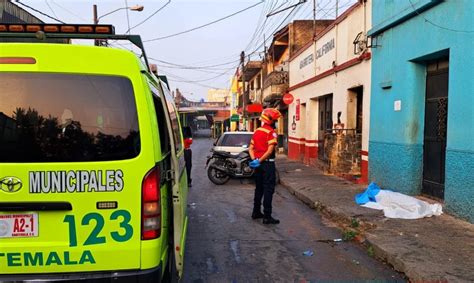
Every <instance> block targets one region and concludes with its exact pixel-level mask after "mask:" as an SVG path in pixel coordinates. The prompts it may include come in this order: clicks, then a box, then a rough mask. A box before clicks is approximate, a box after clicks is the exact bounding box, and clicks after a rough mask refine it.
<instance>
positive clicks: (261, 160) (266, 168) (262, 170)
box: [249, 108, 281, 224]
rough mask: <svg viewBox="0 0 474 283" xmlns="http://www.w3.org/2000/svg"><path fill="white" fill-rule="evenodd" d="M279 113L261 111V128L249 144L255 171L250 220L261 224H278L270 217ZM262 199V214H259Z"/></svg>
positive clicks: (269, 110)
mask: <svg viewBox="0 0 474 283" xmlns="http://www.w3.org/2000/svg"><path fill="white" fill-rule="evenodd" d="M280 117H281V113H280V112H279V111H278V110H276V109H274V108H266V109H264V110H263V111H262V115H261V116H260V121H261V122H262V126H261V127H260V128H258V129H257V130H255V132H254V134H253V136H252V140H251V142H250V147H249V154H250V157H251V158H252V161H251V162H250V167H252V168H254V169H255V196H254V201H253V211H252V219H260V218H263V224H278V223H280V220H278V219H275V218H273V217H272V199H273V193H274V192H275V182H276V172H275V170H276V169H275V147H276V145H277V134H276V133H275V130H274V127H275V122H276V121H278V118H280ZM262 198H263V213H262V212H261V206H262Z"/></svg>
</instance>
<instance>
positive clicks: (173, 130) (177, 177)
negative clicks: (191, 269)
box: [162, 83, 188, 278]
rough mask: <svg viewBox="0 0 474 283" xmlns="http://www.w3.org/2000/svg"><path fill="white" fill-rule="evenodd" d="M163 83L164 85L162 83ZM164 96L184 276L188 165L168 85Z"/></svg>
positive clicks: (176, 250)
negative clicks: (170, 138)
mask: <svg viewBox="0 0 474 283" xmlns="http://www.w3.org/2000/svg"><path fill="white" fill-rule="evenodd" d="M162 85H164V84H163V83H162ZM162 90H163V98H164V101H166V108H167V109H166V111H167V113H169V116H167V118H166V119H167V120H168V125H169V127H168V128H169V131H170V136H172V137H173V142H172V146H171V155H172V158H171V167H172V170H171V172H169V174H171V176H170V177H171V179H172V180H173V181H172V201H173V208H172V215H173V229H172V230H173V243H174V247H173V250H174V253H175V256H174V258H175V261H176V270H177V271H178V274H179V277H180V278H181V277H182V273H183V267H184V249H185V242H186V232H187V226H188V213H187V196H188V187H187V177H186V166H185V160H184V146H183V137H182V131H181V125H180V122H179V115H178V110H177V108H176V106H175V104H174V100H173V98H172V96H171V93H170V91H169V90H168V88H167V87H166V86H163V87H162Z"/></svg>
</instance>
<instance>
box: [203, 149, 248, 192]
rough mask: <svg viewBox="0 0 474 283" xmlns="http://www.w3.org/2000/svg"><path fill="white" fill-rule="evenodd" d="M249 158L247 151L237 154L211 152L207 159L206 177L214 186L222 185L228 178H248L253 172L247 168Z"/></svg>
mask: <svg viewBox="0 0 474 283" xmlns="http://www.w3.org/2000/svg"><path fill="white" fill-rule="evenodd" d="M250 161H252V160H251V158H250V154H249V152H248V150H244V151H242V152H240V153H239V154H235V155H234V154H231V153H229V152H226V151H212V155H211V156H208V157H207V162H206V167H207V177H208V178H209V180H211V182H213V183H214V184H216V185H223V184H225V183H227V182H228V181H229V179H230V178H250V177H252V176H253V174H254V170H253V169H252V168H251V167H250V166H249V163H250Z"/></svg>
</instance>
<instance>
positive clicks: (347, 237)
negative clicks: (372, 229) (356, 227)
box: [342, 230, 357, 241]
mask: <svg viewBox="0 0 474 283" xmlns="http://www.w3.org/2000/svg"><path fill="white" fill-rule="evenodd" d="M356 236H357V232H355V231H349V230H346V231H344V233H342V239H343V240H344V241H352V240H353V239H354V238H355V237H356Z"/></svg>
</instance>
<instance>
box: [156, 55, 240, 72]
mask: <svg viewBox="0 0 474 283" xmlns="http://www.w3.org/2000/svg"><path fill="white" fill-rule="evenodd" d="M148 58H150V57H148ZM152 59H153V60H155V61H158V62H161V63H164V64H168V65H172V66H177V67H182V68H184V69H206V68H213V67H219V66H225V65H231V64H235V63H237V62H239V60H233V61H230V62H226V63H221V64H215V65H208V66H186V65H180V64H176V63H171V62H167V61H163V60H159V59H155V58H152Z"/></svg>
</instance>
